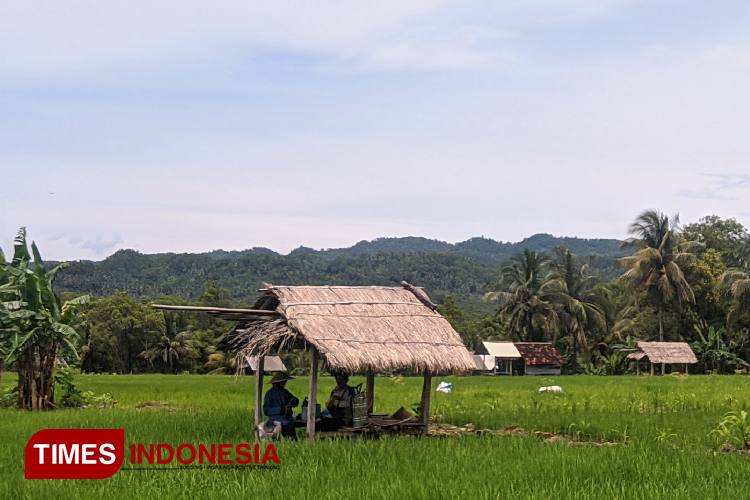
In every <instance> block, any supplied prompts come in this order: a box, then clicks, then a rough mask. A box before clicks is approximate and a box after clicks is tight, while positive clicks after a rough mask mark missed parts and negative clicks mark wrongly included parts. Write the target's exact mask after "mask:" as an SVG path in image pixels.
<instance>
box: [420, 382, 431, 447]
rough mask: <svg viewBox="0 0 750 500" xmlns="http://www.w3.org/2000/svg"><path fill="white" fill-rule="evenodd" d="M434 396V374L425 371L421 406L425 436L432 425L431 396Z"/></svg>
mask: <svg viewBox="0 0 750 500" xmlns="http://www.w3.org/2000/svg"><path fill="white" fill-rule="evenodd" d="M431 395H432V374H431V373H430V372H429V370H425V371H424V382H423V383H422V404H421V405H420V410H419V411H420V413H421V415H420V418H421V419H422V425H424V429H423V430H422V433H423V434H427V425H428V424H429V423H430V396H431Z"/></svg>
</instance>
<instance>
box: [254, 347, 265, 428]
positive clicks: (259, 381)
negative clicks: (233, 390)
mask: <svg viewBox="0 0 750 500" xmlns="http://www.w3.org/2000/svg"><path fill="white" fill-rule="evenodd" d="M265 365H266V358H265V356H258V369H257V370H256V371H255V417H254V421H253V423H254V425H253V433H254V434H256V435H257V433H258V425H260V423H261V421H262V417H263V369H264V368H265Z"/></svg>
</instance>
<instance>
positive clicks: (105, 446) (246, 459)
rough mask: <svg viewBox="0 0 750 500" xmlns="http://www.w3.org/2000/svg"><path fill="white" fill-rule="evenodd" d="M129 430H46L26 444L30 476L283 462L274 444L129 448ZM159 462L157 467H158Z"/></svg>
mask: <svg viewBox="0 0 750 500" xmlns="http://www.w3.org/2000/svg"><path fill="white" fill-rule="evenodd" d="M125 452H126V448H125V430H124V429H44V430H41V431H39V432H37V433H36V434H34V435H33V436H31V439H29V442H28V443H26V456H25V465H26V470H25V476H26V479H104V478H108V477H111V476H113V475H114V474H115V473H116V472H117V471H119V470H121V469H122V470H179V469H186V468H206V469H208V468H217V467H227V466H230V467H247V466H263V467H261V469H272V468H274V467H277V466H278V465H279V463H280V461H279V456H278V454H277V453H276V447H275V446H274V444H273V443H265V444H263V445H261V444H258V443H255V444H250V443H237V444H233V443H219V444H204V443H200V444H193V443H180V444H177V445H173V444H169V443H158V444H153V443H149V444H142V443H133V444H131V445H130V446H129V452H130V453H129V456H128V460H127V461H128V463H129V465H130V466H131V467H125V468H123V467H122V465H123V463H125ZM154 465H156V467H153V466H154Z"/></svg>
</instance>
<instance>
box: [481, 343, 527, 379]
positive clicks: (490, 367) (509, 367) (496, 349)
mask: <svg viewBox="0 0 750 500" xmlns="http://www.w3.org/2000/svg"><path fill="white" fill-rule="evenodd" d="M475 357H477V358H479V359H478V361H479V360H481V363H482V365H483V366H484V369H485V370H486V371H491V372H493V373H495V374H498V375H513V364H514V363H515V362H516V361H518V360H520V359H521V353H519V352H518V349H516V346H515V345H514V344H513V342H510V341H506V342H482V345H481V347H480V348H479V349H477V352H476V354H475Z"/></svg>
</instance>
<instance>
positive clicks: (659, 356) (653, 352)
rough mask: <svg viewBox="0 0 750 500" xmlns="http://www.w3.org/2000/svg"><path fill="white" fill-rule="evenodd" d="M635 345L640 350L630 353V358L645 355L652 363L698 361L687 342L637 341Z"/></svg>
mask: <svg viewBox="0 0 750 500" xmlns="http://www.w3.org/2000/svg"><path fill="white" fill-rule="evenodd" d="M635 346H636V348H637V349H638V350H637V351H636V352H633V353H630V354H628V358H629V359H641V358H643V357H644V356H645V357H647V358H648V360H649V361H650V362H652V363H667V364H669V363H687V364H693V363H697V362H698V358H696V357H695V353H694V352H693V350H692V349H691V348H690V345H688V343H687V342H636V344H635ZM639 355H640V356H639Z"/></svg>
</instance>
